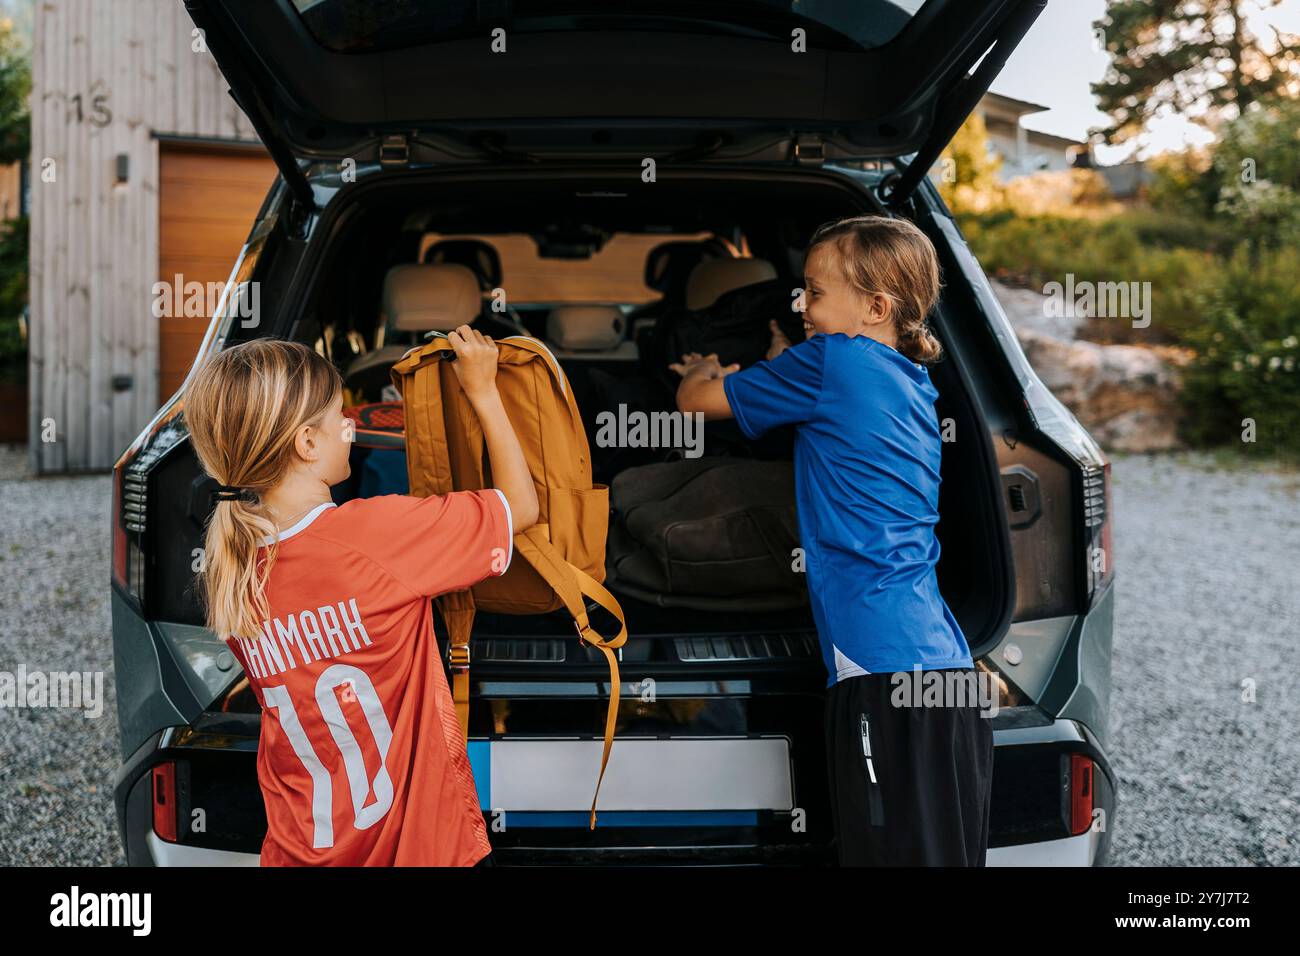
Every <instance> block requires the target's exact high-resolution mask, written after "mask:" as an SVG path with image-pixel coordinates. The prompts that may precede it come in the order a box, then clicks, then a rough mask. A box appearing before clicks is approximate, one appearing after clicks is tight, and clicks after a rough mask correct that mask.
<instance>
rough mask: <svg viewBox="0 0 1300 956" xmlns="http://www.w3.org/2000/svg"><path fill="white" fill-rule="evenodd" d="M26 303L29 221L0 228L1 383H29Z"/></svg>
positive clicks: (16, 220)
mask: <svg viewBox="0 0 1300 956" xmlns="http://www.w3.org/2000/svg"><path fill="white" fill-rule="evenodd" d="M26 304H27V218H26V217H25V216H24V217H22V218H20V219H14V220H11V221H9V222H7V223H5V224H4V225H3V226H0V382H25V381H26V380H27V342H26V341H25V340H24V336H23V334H22V325H21V316H22V313H23V308H24V306H25V305H26Z"/></svg>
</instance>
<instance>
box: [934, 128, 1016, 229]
mask: <svg viewBox="0 0 1300 956" xmlns="http://www.w3.org/2000/svg"><path fill="white" fill-rule="evenodd" d="M1001 168H1002V157H1001V156H999V155H998V154H997V153H995V152H993V151H992V150H991V149H990V148H989V131H988V127H987V126H985V125H984V118H983V117H982V116H980V115H979V114H978V113H972V114H971V115H970V116H968V117H967V118H966V121H965V122H964V123H962V124H961V128H960V129H958V130H957V134H956V135H955V136H953V138H952V142H950V143H949V144H948V145H947V146H946V147H944V151H943V154H942V155H941V156H940V159H939V166H938V169H937V173H938V176H937V178H938V183H937V185H938V187H939V193H940V194H941V195H942V196H943V199H944V202H946V203H947V204H948V207H949V208H950V209H952V210H953V211H954V212H961V211H966V210H968V209H976V208H978V207H980V206H982V205H987V204H988V201H989V200H991V199H993V198H994V197H997V196H998V195H1000V193H1001V184H1000V183H999V182H998V170H1000V169H1001ZM981 200H982V201H983V202H981Z"/></svg>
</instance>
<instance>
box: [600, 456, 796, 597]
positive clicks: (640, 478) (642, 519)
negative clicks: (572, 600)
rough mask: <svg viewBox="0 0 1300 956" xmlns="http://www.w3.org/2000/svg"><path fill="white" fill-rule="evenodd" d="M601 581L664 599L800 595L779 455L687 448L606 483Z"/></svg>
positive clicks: (787, 481) (788, 480) (790, 503)
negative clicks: (677, 457) (700, 452)
mask: <svg viewBox="0 0 1300 956" xmlns="http://www.w3.org/2000/svg"><path fill="white" fill-rule="evenodd" d="M610 506H611V508H612V509H613V512H614V514H613V518H612V520H611V522H610V530H609V543H608V546H607V548H606V562H605V570H606V579H605V584H606V586H607V587H609V588H610V589H611V590H613V591H616V592H622V593H623V594H627V595H629V596H631V597H634V598H637V599H639V600H642V601H646V602H648V603H651V604H657V605H660V606H663V607H686V608H695V609H697V610H702V611H730V610H753V611H774V610H781V609H785V608H793V607H799V606H802V605H805V604H807V603H808V588H807V584H806V582H805V578H806V575H805V574H804V573H803V572H802V570H796V568H800V569H802V567H803V563H802V561H798V560H797V557H798V556H797V555H796V554H795V549H796V548H798V547H799V524H798V518H797V516H796V511H795V497H794V469H793V467H792V466H791V464H790V462H788V461H756V460H752V459H745V458H693V459H683V460H681V461H673V462H664V463H660V464H653V465H641V466H638V467H635V468H628V469H626V470H624V471H622V472H620V473H619V474H618V476H617V477H615V478H614V481H613V483H612V484H611V486H610Z"/></svg>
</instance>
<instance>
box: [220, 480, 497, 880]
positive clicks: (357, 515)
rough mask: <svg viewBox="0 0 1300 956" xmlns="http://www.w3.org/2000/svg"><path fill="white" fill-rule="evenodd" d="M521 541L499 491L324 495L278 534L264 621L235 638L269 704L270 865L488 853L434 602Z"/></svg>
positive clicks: (435, 862)
mask: <svg viewBox="0 0 1300 956" xmlns="http://www.w3.org/2000/svg"><path fill="white" fill-rule="evenodd" d="M512 539H513V528H512V524H511V518H510V507H509V504H508V503H507V502H506V499H505V495H503V494H502V493H501V492H500V491H497V490H496V489H487V490H484V491H458V492H453V493H451V494H447V495H434V496H431V497H429V498H414V497H410V496H408V495H385V496H382V497H378V498H367V499H359V500H355V501H349V502H347V503H346V504H344V505H341V506H335V505H333V504H323V505H320V506H319V507H317V508H316V509H314V510H313V511H311V512H310V513H309V514H307V515H306V516H304V517H303V518H302V520H300V521H299V522H298V523H297V524H295V525H294V526H293V527H291V528H288V529H286V530H284V531H282V532H280V534H279V544H278V553H277V555H276V559H275V563H274V564H273V565H272V567H271V575H270V579H269V580H268V582H267V601H268V604H269V605H270V617H269V619H268V620H266V621H264V622H263V624H262V633H261V634H259V635H256V636H255V637H252V638H249V637H228V638H227V644H228V645H229V646H230V649H231V650H232V651H233V652H234V654H235V656H236V657H237V658H238V659H239V662H240V664H242V665H243V667H244V673H245V674H246V675H247V677H248V681H249V683H250V684H251V685H252V688H253V692H254V694H256V696H257V699H258V701H259V702H260V703H261V705H262V731H261V738H260V741H259V745H258V752H257V775H258V782H259V784H260V785H261V789H262V797H263V800H264V802H265V804H266V818H267V832H266V839H265V841H264V842H263V843H262V854H261V863H262V865H263V866H286V865H288V866H292V865H307V866H472V865H473V864H474V863H477V862H478V861H479V860H480V859H482V858H483V857H484V856H486V855H487V853H488V852H489V850H490V849H491V847H490V845H489V843H488V838H487V829H486V827H485V826H484V825H483V815H482V812H481V810H480V808H479V801H478V797H477V794H476V792H475V789H474V780H473V776H472V774H471V773H470V766H469V758H468V756H467V755H466V752H465V737H464V735H463V734H462V733H461V729H460V722H459V721H458V720H457V719H456V710H455V706H454V704H453V702H452V698H451V691H450V689H449V688H448V686H447V677H446V674H445V673H444V671H443V664H442V659H441V656H440V655H439V652H438V645H437V642H436V640H435V639H434V633H433V622H432V609H431V607H430V600H429V599H430V597H432V596H434V595H438V594H443V593H445V592H447V591H456V590H461V589H463V588H467V587H469V586H470V585H473V584H475V583H477V582H478V581H481V580H483V579H484V578H486V577H489V576H491V575H494V574H504V573H505V570H506V568H507V567H508V566H509V563H510V558H511V555H512V552H513V545H512ZM269 543H270V542H269V540H268V541H265V542H263V544H264V545H266V544H269ZM265 553H266V552H265V550H262V551H260V552H259V555H264V554H265Z"/></svg>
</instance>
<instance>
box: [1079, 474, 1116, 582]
mask: <svg viewBox="0 0 1300 956" xmlns="http://www.w3.org/2000/svg"><path fill="white" fill-rule="evenodd" d="M1083 533H1084V547H1085V548H1086V550H1087V568H1088V605H1089V607H1091V606H1092V605H1093V604H1095V603H1096V601H1097V597H1098V596H1099V595H1100V594H1101V592H1102V591H1103V590H1104V589H1105V587H1106V585H1107V584H1109V583H1110V581H1111V579H1112V578H1113V577H1114V576H1115V552H1114V551H1113V550H1111V513H1110V462H1109V461H1108V462H1106V463H1105V464H1104V465H1102V467H1100V468H1096V467H1092V468H1085V469H1084V472H1083Z"/></svg>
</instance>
